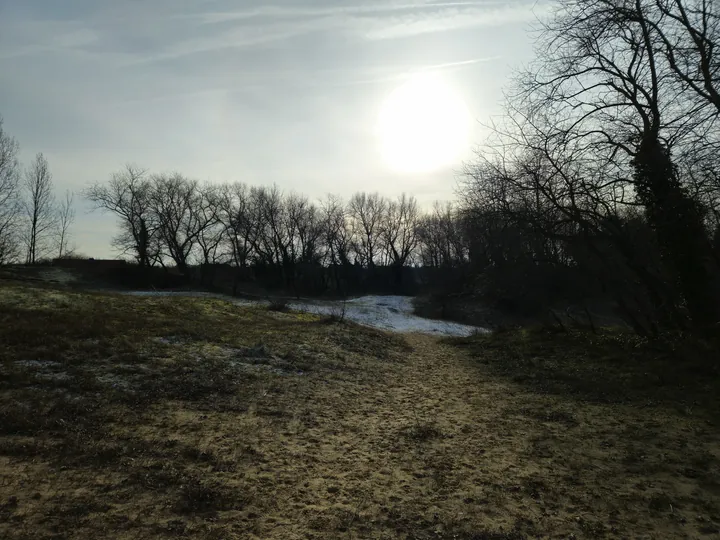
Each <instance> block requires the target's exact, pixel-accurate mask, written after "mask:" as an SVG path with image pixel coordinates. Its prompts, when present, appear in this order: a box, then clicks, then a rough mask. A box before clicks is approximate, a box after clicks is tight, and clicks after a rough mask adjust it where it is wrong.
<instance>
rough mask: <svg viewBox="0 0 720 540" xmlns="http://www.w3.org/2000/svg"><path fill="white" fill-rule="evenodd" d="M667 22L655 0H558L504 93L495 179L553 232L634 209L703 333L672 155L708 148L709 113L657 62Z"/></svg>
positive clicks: (690, 215) (693, 247)
mask: <svg viewBox="0 0 720 540" xmlns="http://www.w3.org/2000/svg"><path fill="white" fill-rule="evenodd" d="M676 4H677V2H676ZM671 19H672V17H670V16H669V15H668V14H667V13H663V11H662V9H660V10H659V9H658V4H657V3H656V1H655V0H582V1H574V0H567V1H562V2H560V4H559V7H558V9H557V11H556V13H555V15H554V17H553V18H552V19H551V20H550V21H549V22H548V23H547V24H546V25H545V26H544V34H543V38H542V39H541V42H540V47H541V48H542V51H543V52H542V56H541V57H540V59H539V60H538V63H537V65H535V66H534V68H533V69H532V70H531V71H529V72H528V73H526V74H525V75H524V77H523V87H522V91H521V92H520V93H519V94H518V95H516V96H513V104H512V105H511V106H510V110H511V116H510V120H511V123H510V127H509V129H508V130H506V131H505V132H504V133H503V134H504V135H505V147H504V148H503V149H501V153H500V154H498V156H497V157H498V161H497V164H498V166H496V167H495V169H496V171H495V172H496V173H498V175H496V176H499V177H504V178H505V179H509V180H511V181H512V182H511V183H512V184H514V185H515V186H516V187H523V189H520V190H516V191H515V194H516V195H517V197H518V198H516V204H517V205H520V206H519V207H522V205H525V207H527V208H532V207H533V206H534V207H536V208H537V210H539V211H536V212H534V214H532V215H534V216H535V218H536V219H537V220H538V222H540V221H542V220H543V219H544V214H543V212H542V209H543V207H545V208H548V209H552V211H553V212H554V213H555V214H556V215H557V216H559V217H560V219H558V220H555V225H554V227H556V230H555V232H558V233H561V230H562V229H563V228H564V227H566V226H567V225H568V224H574V226H578V227H580V228H585V229H586V230H588V231H593V230H596V227H597V225H598V224H601V223H602V224H604V225H607V224H608V223H614V220H613V219H612V216H613V215H617V214H618V211H620V210H622V209H623V208H629V207H631V206H633V205H640V206H641V207H642V208H643V209H644V214H645V217H646V219H647V220H648V223H649V224H650V226H651V227H652V229H653V230H654V231H655V234H656V235H657V239H658V244H659V247H660V250H661V253H662V256H663V261H664V265H665V267H666V268H667V270H668V272H669V274H670V275H672V276H673V278H672V280H673V281H676V282H677V283H678V286H679V289H680V290H681V292H682V296H683V298H684V300H683V302H684V303H685V305H686V306H687V310H688V312H689V314H690V317H691V318H692V320H693V322H694V324H695V325H696V326H698V327H707V326H708V325H710V324H713V323H714V322H716V321H717V320H718V318H719V317H720V307H719V306H720V302H719V301H718V291H717V283H716V278H714V277H713V275H714V274H715V275H716V273H715V271H714V270H713V269H712V268H711V266H712V263H711V259H712V257H711V247H710V241H709V237H708V234H707V230H706V228H705V224H704V220H703V214H702V209H701V208H700V207H699V205H698V204H697V202H696V201H695V200H693V198H692V197H691V196H690V194H689V192H688V190H687V186H686V185H684V182H683V179H682V178H681V177H680V176H679V173H678V167H677V162H676V160H675V159H674V158H673V155H674V154H678V153H686V152H691V151H692V149H693V147H695V146H697V142H698V140H703V141H705V142H706V143H708V142H712V136H710V138H708V136H707V134H708V133H711V132H712V131H713V129H714V126H715V125H716V124H715V122H716V116H717V115H716V112H715V111H710V110H708V107H707V101H704V102H703V101H701V100H697V99H691V98H692V96H691V95H690V94H688V91H687V88H688V87H690V85H689V84H679V83H678V80H679V79H678V76H677V70H676V69H673V67H672V65H670V64H669V63H668V60H667V59H668V58H669V56H668V54H667V48H666V45H667V42H665V41H663V39H662V37H661V35H660V32H659V31H658V29H661V28H667V26H666V24H667V21H669V20H671ZM670 44H672V45H673V47H675V49H674V50H680V49H679V48H678V47H677V46H676V44H673V42H672V40H671V41H670ZM685 83H687V81H685ZM508 146H513V148H508ZM513 152H514V153H513ZM508 164H510V167H507V165H508ZM503 169H505V170H506V171H509V173H510V174H505V172H506V171H503ZM525 188H527V189H525ZM533 197H534V198H535V200H533ZM529 215H530V214H529ZM546 224H549V221H547V220H546Z"/></svg>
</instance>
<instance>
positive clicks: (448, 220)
mask: <svg viewBox="0 0 720 540" xmlns="http://www.w3.org/2000/svg"><path fill="white" fill-rule="evenodd" d="M417 230H418V232H417V235H418V243H419V247H420V260H421V261H422V263H423V264H424V265H426V266H432V267H456V266H460V265H463V264H465V263H467V261H468V257H469V249H468V246H467V242H466V231H465V227H464V225H463V220H462V216H461V215H460V213H459V212H458V211H457V210H456V209H455V208H454V206H453V205H452V203H446V204H441V203H440V202H438V201H436V202H435V203H434V204H433V210H432V213H430V214H428V215H425V216H422V217H421V218H420V220H419V223H418V226H417ZM486 232H487V227H483V228H481V229H479V230H477V231H475V234H476V235H479V234H483V233H486Z"/></svg>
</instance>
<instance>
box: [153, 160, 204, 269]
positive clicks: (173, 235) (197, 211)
mask: <svg viewBox="0 0 720 540" xmlns="http://www.w3.org/2000/svg"><path fill="white" fill-rule="evenodd" d="M151 193H152V194H151V197H150V206H151V209H152V213H153V215H154V218H155V220H156V222H157V225H158V234H159V236H160V238H161V239H162V246H163V248H164V249H166V250H167V255H168V256H169V257H170V258H171V259H172V260H173V262H174V263H175V264H176V265H177V267H178V269H179V270H180V271H181V272H183V273H186V272H187V271H188V267H189V265H190V263H191V256H192V254H193V251H194V249H195V247H196V246H197V245H198V242H199V237H200V235H201V234H202V233H203V232H204V231H205V230H206V229H208V228H209V227H212V226H213V225H214V223H216V214H215V212H214V210H213V209H212V206H213V202H212V201H211V200H210V199H209V198H208V197H206V196H204V195H203V192H202V189H201V188H200V186H199V184H198V182H197V181H194V180H189V179H187V178H185V177H184V176H182V175H181V174H179V173H173V174H169V175H168V174H158V175H154V176H153V177H152V192H151Z"/></svg>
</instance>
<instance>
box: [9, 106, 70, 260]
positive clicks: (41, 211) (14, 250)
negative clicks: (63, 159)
mask: <svg viewBox="0 0 720 540" xmlns="http://www.w3.org/2000/svg"><path fill="white" fill-rule="evenodd" d="M18 152H19V145H18V142H17V141H16V140H15V139H14V138H13V137H11V136H10V135H9V134H8V133H6V132H5V131H4V129H3V120H2V117H0V264H7V263H15V262H25V263H26V264H34V263H36V262H39V261H40V260H43V259H47V258H50V257H63V256H68V255H70V254H71V253H72V251H73V249H72V248H71V247H70V246H71V244H70V242H71V226H72V224H73V222H74V220H75V210H74V207H73V202H74V195H73V193H72V192H71V191H66V192H65V194H64V197H61V198H60V199H59V200H58V198H57V196H56V195H55V190H54V185H53V177H52V173H51V172H50V167H49V165H48V162H47V159H45V156H43V154H42V153H39V154H37V155H36V156H35V159H34V160H33V161H32V163H30V164H29V165H28V166H27V167H26V168H25V169H23V168H22V167H21V165H20V163H19V161H18V157H17V155H18Z"/></svg>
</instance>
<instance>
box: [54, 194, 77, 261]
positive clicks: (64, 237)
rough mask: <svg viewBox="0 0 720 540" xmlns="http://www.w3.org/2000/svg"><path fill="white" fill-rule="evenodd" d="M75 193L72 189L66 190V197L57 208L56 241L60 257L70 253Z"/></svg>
mask: <svg viewBox="0 0 720 540" xmlns="http://www.w3.org/2000/svg"><path fill="white" fill-rule="evenodd" d="M74 199H75V195H74V194H73V192H72V191H70V190H67V191H65V199H63V201H62V202H61V203H60V205H59V206H58V209H57V213H58V216H57V232H56V243H57V250H58V255H57V256H58V258H62V257H63V256H65V255H69V254H70V252H69V250H68V244H69V242H70V227H71V226H72V224H73V223H74V222H75V209H74V208H73V202H74Z"/></svg>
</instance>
